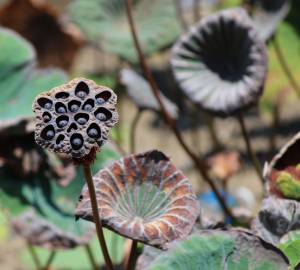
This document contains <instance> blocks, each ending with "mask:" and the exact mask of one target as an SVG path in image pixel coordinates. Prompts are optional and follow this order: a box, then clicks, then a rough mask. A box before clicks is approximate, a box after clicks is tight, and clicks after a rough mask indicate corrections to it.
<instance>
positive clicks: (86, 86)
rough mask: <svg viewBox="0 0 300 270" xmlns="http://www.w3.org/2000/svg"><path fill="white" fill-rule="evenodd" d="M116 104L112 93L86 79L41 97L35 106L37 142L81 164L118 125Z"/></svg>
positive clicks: (76, 80) (36, 100)
mask: <svg viewBox="0 0 300 270" xmlns="http://www.w3.org/2000/svg"><path fill="white" fill-rule="evenodd" d="M99 99H100V101H99ZM116 102H117V96H116V94H115V93H114V92H113V91H112V90H111V89H109V88H108V87H105V86H99V85H97V84H96V83H95V82H94V81H91V80H88V79H84V78H78V79H74V80H72V81H70V82H69V83H67V84H64V85H61V86H59V87H55V88H53V89H52V90H50V91H48V92H45V93H42V94H40V95H38V96H37V97H36V99H35V101H34V103H33V111H34V113H35V114H36V129H35V139H36V142H37V143H38V144H39V145H40V146H42V147H44V148H48V149H49V150H51V151H54V152H59V153H66V154H68V155H69V156H71V157H72V158H74V159H76V160H79V159H80V160H81V159H82V158H85V157H87V156H88V155H89V154H90V153H92V152H95V151H97V150H99V149H100V147H101V146H102V145H103V143H104V142H105V141H106V140H107V136H108V132H109V130H110V128H111V127H113V126H114V125H115V124H116V123H117V121H118V113H117V111H116V108H115V106H116Z"/></svg>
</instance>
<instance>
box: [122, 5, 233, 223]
mask: <svg viewBox="0 0 300 270" xmlns="http://www.w3.org/2000/svg"><path fill="white" fill-rule="evenodd" d="M125 1H126V11H127V17H128V21H129V26H130V30H131V34H132V38H133V41H134V45H135V48H136V50H137V53H138V57H139V62H140V65H141V68H142V70H143V72H144V75H145V78H146V79H147V80H148V82H149V84H150V86H151V90H152V92H153V94H154V96H155V98H156V100H157V101H158V103H159V105H160V108H161V112H162V116H163V119H164V121H165V123H166V124H167V125H168V126H169V127H170V129H171V130H172V131H173V133H174V135H175V137H176V139H177V141H178V143H179V144H180V145H181V147H182V148H183V149H184V150H185V152H186V153H187V154H188V156H189V157H190V158H191V159H192V160H193V162H194V165H195V167H196V168H197V170H198V171H199V173H200V175H201V176H202V177H203V179H204V181H205V182H206V183H207V184H208V185H209V186H210V188H211V189H212V190H213V192H214V193H215V195H216V197H217V199H218V201H219V203H220V205H221V207H222V209H223V211H224V212H225V214H227V215H228V217H230V218H231V219H232V220H233V221H235V218H234V217H233V215H232V213H231V211H230V209H229V208H228V206H227V204H226V202H225V199H224V198H223V197H222V195H221V193H220V192H219V190H218V188H217V186H216V185H215V183H214V182H213V181H212V179H211V178H210V177H209V175H208V173H207V170H206V165H205V162H204V161H203V160H202V159H201V158H199V157H198V156H197V155H195V154H194V153H193V152H192V151H191V150H190V148H189V147H188V146H187V144H186V143H185V141H184V140H183V138H182V136H181V134H180V132H179V130H178V129H177V127H176V125H175V122H174V120H173V119H172V117H171V116H170V115H169V114H168V112H167V110H166V108H165V106H164V103H163V102H162V99H161V95H160V91H159V89H158V87H157V85H156V83H155V81H154V79H153V76H152V74H151V71H150V68H149V67H148V64H147V62H146V59H145V56H144V53H143V51H142V49H141V46H140V43H139V40H138V37H137V34H136V29H135V25H134V21H133V16H132V3H131V0H125Z"/></svg>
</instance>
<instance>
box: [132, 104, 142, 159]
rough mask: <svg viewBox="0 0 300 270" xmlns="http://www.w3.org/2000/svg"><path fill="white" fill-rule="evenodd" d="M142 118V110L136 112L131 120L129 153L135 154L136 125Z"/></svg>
mask: <svg viewBox="0 0 300 270" xmlns="http://www.w3.org/2000/svg"><path fill="white" fill-rule="evenodd" d="M141 116H142V110H140V109H139V110H138V111H137V112H136V114H135V116H134V118H133V121H132V123H131V128H130V153H131V154H134V153H135V146H136V145H135V142H136V128H137V124H138V122H139V120H140V118H141Z"/></svg>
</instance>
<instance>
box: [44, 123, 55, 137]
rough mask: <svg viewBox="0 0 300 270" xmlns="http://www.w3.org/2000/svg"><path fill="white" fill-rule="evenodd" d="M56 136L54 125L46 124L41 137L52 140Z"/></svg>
mask: <svg viewBox="0 0 300 270" xmlns="http://www.w3.org/2000/svg"><path fill="white" fill-rule="evenodd" d="M54 136H55V130H54V127H53V126H52V125H49V126H46V127H45V128H44V129H43V130H42V132H41V138H42V139H44V140H47V141H49V140H52V139H53V138H54Z"/></svg>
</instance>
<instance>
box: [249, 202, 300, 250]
mask: <svg viewBox="0 0 300 270" xmlns="http://www.w3.org/2000/svg"><path fill="white" fill-rule="evenodd" d="M251 227H252V230H253V231H254V232H255V233H256V234H257V235H259V236H260V237H261V238H262V239H264V240H265V241H267V242H269V243H272V244H273V245H278V243H279V242H281V240H282V239H283V238H284V237H285V236H286V235H287V234H288V233H289V232H291V231H296V230H300V203H298V202H296V201H292V200H285V199H277V198H272V197H269V198H267V199H265V200H264V201H263V205H262V208H261V210H260V211H259V214H258V217H257V218H256V219H254V220H253V222H252V226H251Z"/></svg>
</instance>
